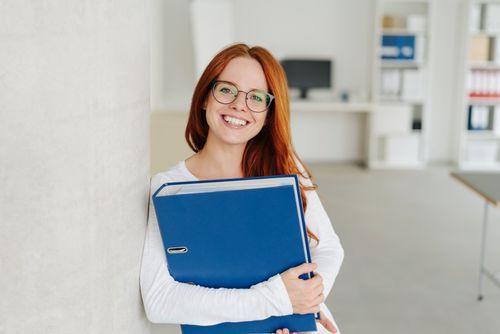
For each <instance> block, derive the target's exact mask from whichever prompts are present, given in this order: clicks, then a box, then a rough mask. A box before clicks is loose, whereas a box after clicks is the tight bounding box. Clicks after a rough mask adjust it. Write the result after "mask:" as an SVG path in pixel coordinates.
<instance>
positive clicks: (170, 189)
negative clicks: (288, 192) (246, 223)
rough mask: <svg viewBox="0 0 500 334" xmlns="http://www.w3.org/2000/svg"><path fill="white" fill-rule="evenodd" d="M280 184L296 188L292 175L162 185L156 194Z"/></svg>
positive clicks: (276, 185) (238, 188)
mask: <svg viewBox="0 0 500 334" xmlns="http://www.w3.org/2000/svg"><path fill="white" fill-rule="evenodd" d="M280 186H293V187H294V189H296V184H295V179H294V178H293V177H279V178H269V179H241V180H239V179H236V180H234V179H233V180H227V181H225V180H220V181H208V182H193V183H186V184H173V185H167V186H166V187H164V188H163V189H162V190H161V191H160V192H159V193H158V194H157V196H169V195H181V194H193V193H205V192H214V191H229V190H244V189H257V188H270V187H280Z"/></svg>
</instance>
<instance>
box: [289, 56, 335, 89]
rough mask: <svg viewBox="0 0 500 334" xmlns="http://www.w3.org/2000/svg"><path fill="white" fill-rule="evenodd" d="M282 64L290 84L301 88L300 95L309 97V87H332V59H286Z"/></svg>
mask: <svg viewBox="0 0 500 334" xmlns="http://www.w3.org/2000/svg"><path fill="white" fill-rule="evenodd" d="M281 65H282V66H283V69H284V70H285V73H286V76H287V80H288V86H289V87H290V88H299V89H300V97H301V98H303V99H304V98H306V97H307V90H308V89H309V88H331V69H332V61H331V60H319V59H284V60H282V61H281Z"/></svg>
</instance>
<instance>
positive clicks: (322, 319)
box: [318, 312, 337, 333]
mask: <svg viewBox="0 0 500 334" xmlns="http://www.w3.org/2000/svg"><path fill="white" fill-rule="evenodd" d="M318 322H319V323H320V324H321V326H323V327H325V329H326V330H327V331H329V332H330V333H337V328H335V325H334V324H333V322H332V321H331V320H330V319H328V318H327V317H326V316H325V314H324V313H323V312H319V320H318Z"/></svg>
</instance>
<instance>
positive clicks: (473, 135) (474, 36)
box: [457, 0, 500, 170]
mask: <svg viewBox="0 0 500 334" xmlns="http://www.w3.org/2000/svg"><path fill="white" fill-rule="evenodd" d="M463 17H464V22H463V24H462V27H463V29H464V31H463V34H462V36H464V38H463V40H462V48H461V49H462V50H463V52H462V55H461V56H462V59H461V66H462V67H461V68H462V70H461V71H460V72H461V73H462V76H461V78H460V80H459V96H458V98H457V101H459V105H458V107H457V109H458V112H459V113H460V117H459V148H458V163H459V167H460V168H461V169H484V170H489V169H494V170H500V1H499V0H496V1H495V0H487V1H475V0H474V1H472V0H469V1H467V2H466V3H465V6H464V14H463Z"/></svg>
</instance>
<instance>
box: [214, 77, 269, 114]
mask: <svg viewBox="0 0 500 334" xmlns="http://www.w3.org/2000/svg"><path fill="white" fill-rule="evenodd" d="M221 82H222V83H227V84H230V85H231V86H234V88H236V95H234V100H232V101H231V102H221V101H219V100H217V97H216V96H215V86H216V85H217V84H218V83H221ZM210 86H211V87H210V90H211V91H212V96H213V97H214V99H215V100H216V101H217V102H219V103H222V104H230V103H233V102H234V101H236V99H237V98H238V94H239V93H245V104H246V106H247V108H248V110H250V111H251V112H255V113H262V112H264V111H266V110H269V107H270V106H271V103H273V101H274V95H273V94H271V93H269V92H266V91H263V90H258V89H252V90H251V91H248V92H245V91H244V90H239V89H238V87H236V85H235V84H234V83H232V82H230V81H225V80H212V82H211V83H210ZM253 91H257V92H261V93H265V94H266V95H267V96H268V97H269V102H267V106H266V108H265V109H264V110H262V111H255V110H253V109H252V108H250V106H249V105H248V93H250V92H253Z"/></svg>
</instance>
